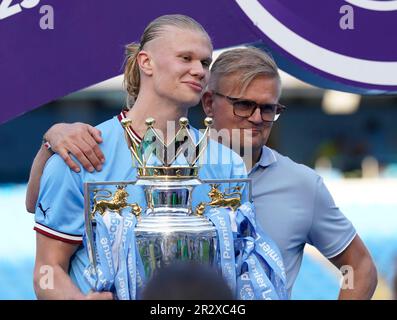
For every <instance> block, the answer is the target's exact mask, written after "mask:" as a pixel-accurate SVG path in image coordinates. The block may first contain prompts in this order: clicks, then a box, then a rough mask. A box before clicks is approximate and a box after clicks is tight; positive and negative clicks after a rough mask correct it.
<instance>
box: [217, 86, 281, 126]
mask: <svg viewBox="0 0 397 320" xmlns="http://www.w3.org/2000/svg"><path fill="white" fill-rule="evenodd" d="M212 93H213V94H215V95H217V96H219V97H221V98H224V99H226V100H228V101H229V102H230V104H231V105H232V106H233V114H234V115H235V116H237V117H241V118H249V117H251V116H252V115H253V114H254V113H255V111H256V109H258V108H259V109H260V110H261V117H262V120H263V121H266V122H275V121H277V119H278V118H279V117H280V114H281V113H282V112H284V111H285V110H286V109H287V107H286V106H284V105H282V104H280V103H264V104H260V103H257V102H256V101H253V100H250V99H242V98H235V97H230V96H227V95H224V94H222V93H219V92H217V91H212ZM242 101H246V102H249V103H251V104H252V105H255V108H252V112H251V114H250V115H249V116H242V115H239V114H236V112H235V107H234V105H235V104H236V103H238V102H242ZM269 105H271V106H275V107H276V108H275V110H276V112H275V114H274V119H273V120H267V119H263V114H262V106H269Z"/></svg>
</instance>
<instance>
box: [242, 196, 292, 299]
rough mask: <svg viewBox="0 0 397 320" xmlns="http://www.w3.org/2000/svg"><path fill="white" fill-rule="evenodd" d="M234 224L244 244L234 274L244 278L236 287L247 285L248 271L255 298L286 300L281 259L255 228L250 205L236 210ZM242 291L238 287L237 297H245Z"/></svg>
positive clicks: (265, 236)
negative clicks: (238, 295)
mask: <svg viewBox="0 0 397 320" xmlns="http://www.w3.org/2000/svg"><path fill="white" fill-rule="evenodd" d="M236 223H237V226H238V234H239V235H240V236H241V237H242V238H241V239H240V241H243V246H242V249H243V251H242V252H240V254H239V255H238V257H237V269H238V271H237V274H238V277H243V279H242V280H240V281H238V283H239V285H241V286H243V285H245V286H246V285H247V272H248V276H249V278H250V280H251V284H252V289H253V291H254V294H255V298H256V299H283V300H284V299H288V293H287V290H286V281H287V280H286V273H285V268H284V264H283V260H282V256H281V254H280V251H279V249H278V247H277V245H276V244H275V243H274V242H273V240H272V239H270V238H269V237H268V236H267V235H266V233H265V232H264V231H263V230H262V228H261V227H260V226H259V225H256V223H255V216H254V208H253V205H252V204H251V203H249V202H246V203H244V204H243V205H241V206H240V207H239V208H238V209H237V214H236ZM241 289H242V287H238V294H242V293H243V294H245V292H244V290H241ZM246 291H247V290H246ZM248 291H249V290H248ZM240 298H243V297H242V296H240Z"/></svg>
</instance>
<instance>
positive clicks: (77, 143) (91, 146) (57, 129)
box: [44, 122, 105, 172]
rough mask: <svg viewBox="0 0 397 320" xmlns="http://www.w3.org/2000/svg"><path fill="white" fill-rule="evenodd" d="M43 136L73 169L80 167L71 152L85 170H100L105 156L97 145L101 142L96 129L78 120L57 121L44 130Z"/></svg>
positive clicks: (78, 170) (77, 169)
mask: <svg viewBox="0 0 397 320" xmlns="http://www.w3.org/2000/svg"><path fill="white" fill-rule="evenodd" d="M44 138H45V139H46V140H47V141H48V142H49V143H50V144H51V149H52V150H53V151H54V152H56V153H58V154H59V155H60V156H61V157H62V159H63V160H64V161H65V162H66V164H67V165H68V166H69V167H70V168H71V169H72V170H73V171H75V172H80V167H79V165H78V164H77V163H76V162H74V161H73V160H72V158H71V157H70V155H69V153H71V154H73V155H74V156H75V157H76V158H77V160H78V161H79V162H80V163H81V164H82V165H83V167H84V168H85V169H86V170H88V171H90V172H93V171H94V168H95V169H96V170H97V171H100V170H102V164H103V163H104V162H105V157H104V155H103V153H102V151H101V149H100V148H99V146H98V144H99V143H102V138H101V132H100V131H99V130H98V129H96V128H94V127H92V126H90V125H88V124H84V123H80V122H76V123H71V124H67V123H58V124H55V125H53V126H52V127H51V128H50V129H49V130H48V131H47V132H46V134H45V135H44Z"/></svg>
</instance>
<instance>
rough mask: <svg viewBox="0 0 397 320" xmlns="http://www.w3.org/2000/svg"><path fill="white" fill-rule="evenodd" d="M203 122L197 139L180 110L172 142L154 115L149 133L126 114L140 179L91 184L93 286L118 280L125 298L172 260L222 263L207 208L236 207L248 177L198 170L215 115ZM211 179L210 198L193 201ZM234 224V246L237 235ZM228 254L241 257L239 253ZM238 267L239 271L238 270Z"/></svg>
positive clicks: (88, 196) (89, 223)
mask: <svg viewBox="0 0 397 320" xmlns="http://www.w3.org/2000/svg"><path fill="white" fill-rule="evenodd" d="M204 123H205V126H206V129H205V132H204V133H203V134H201V136H199V137H198V138H197V139H196V141H198V143H195V139H193V137H192V135H191V132H190V129H189V128H188V120H187V119H186V118H181V119H180V122H179V124H180V129H179V131H178V132H177V133H176V135H175V137H174V138H173V139H172V141H171V142H170V144H168V145H166V144H165V143H164V142H163V140H162V139H161V137H160V136H159V135H158V133H157V132H156V131H155V129H154V128H153V125H154V120H153V119H151V118H150V119H147V120H146V125H147V127H148V129H147V132H146V134H145V136H144V138H143V140H142V141H139V140H137V138H136V135H135V134H134V133H133V131H132V129H131V127H130V124H131V120H130V119H127V118H126V119H123V120H122V125H123V127H124V130H125V135H126V139H127V143H128V147H129V149H130V151H131V154H132V158H133V163H134V165H135V167H136V169H137V180H136V181H118V182H90V183H86V184H85V190H84V191H85V220H86V234H85V237H84V241H85V244H86V247H87V249H88V253H89V258H90V262H91V265H90V267H89V268H88V269H87V270H86V273H85V276H86V278H87V279H88V281H89V282H90V284H91V286H92V288H93V289H95V290H97V291H101V290H112V288H113V289H114V288H115V291H116V292H117V297H118V298H119V299H137V298H139V291H140V290H141V289H142V287H143V286H144V283H145V281H148V280H149V279H150V278H151V277H152V275H153V273H154V272H155V271H156V269H158V268H161V267H162V266H165V265H167V264H169V263H171V262H175V261H177V260H193V261H196V262H200V263H205V264H209V265H212V266H216V267H219V268H221V267H220V265H221V263H220V260H221V257H220V250H222V245H220V242H219V239H218V235H217V234H218V233H217V228H216V223H215V225H214V222H213V220H211V221H210V220H209V218H207V217H206V216H205V214H204V213H205V212H206V211H208V208H221V207H223V208H229V210H236V209H237V208H238V207H239V206H240V204H241V194H242V191H241V190H242V186H243V184H246V183H248V182H249V180H248V179H234V180H217V181H215V180H211V181H208V180H207V181H205V180H200V179H199V178H198V170H199V160H200V157H201V156H202V155H203V153H204V151H205V149H206V147H207V145H208V139H209V130H210V126H211V124H212V119H211V118H206V119H205V122H204ZM206 182H207V183H208V182H212V183H211V184H210V186H211V188H210V191H209V192H208V193H206V195H205V196H206V198H208V201H207V202H205V201H202V202H200V203H199V204H198V205H197V206H196V207H195V208H194V209H193V208H192V195H193V190H194V189H195V188H196V187H197V186H199V185H202V184H203V183H206ZM230 182H235V183H236V186H235V187H232V188H229V191H228V192H222V191H220V185H221V184H222V183H228V184H229V183H230ZM249 187H250V186H249ZM127 190H128V191H127ZM131 198H132V199H134V201H129V199H131ZM200 200H201V199H200ZM229 224H230V223H229V222H228V225H229ZM229 229H230V227H229ZM227 231H228V232H229V233H228V235H230V237H229V238H230V239H228V241H229V243H231V246H230V245H229V247H232V248H233V235H232V233H231V230H227ZM222 243H224V242H221V244H222ZM229 250H232V249H229ZM230 252H232V251H230ZM229 255H230V256H233V257H232V258H233V259H234V253H232V254H229ZM229 269H230V267H229ZM232 269H234V265H233V266H232ZM231 275H232V277H234V278H235V272H234V273H233V272H232V273H231Z"/></svg>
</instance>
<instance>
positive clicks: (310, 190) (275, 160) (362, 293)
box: [27, 48, 377, 299]
mask: <svg viewBox="0 0 397 320" xmlns="http://www.w3.org/2000/svg"><path fill="white" fill-rule="evenodd" d="M280 95H281V82H280V77H279V74H278V70H277V66H276V65H275V63H274V61H273V60H272V59H271V58H270V57H269V56H268V55H267V54H265V53H263V52H261V51H259V50H257V49H252V48H246V49H235V50H229V51H227V52H224V53H223V54H222V55H220V57H219V58H218V59H217V60H216V61H215V63H214V65H213V66H212V68H211V78H210V82H209V86H208V90H207V91H206V92H205V94H204V95H203V99H202V103H203V106H204V109H205V112H206V113H207V115H209V116H212V117H213V118H214V127H215V128H216V129H217V130H218V131H220V130H224V129H226V130H227V131H228V132H229V133H230V136H231V137H232V138H233V139H238V140H239V141H237V142H238V143H232V145H240V146H241V149H240V150H236V151H238V152H240V154H241V156H244V160H245V161H246V164H247V167H248V169H249V170H250V171H249V177H250V178H252V180H253V197H254V204H255V207H256V219H257V222H258V223H260V225H261V226H262V227H263V228H264V229H265V231H266V232H267V234H268V235H269V236H270V237H271V238H273V239H274V240H275V242H276V243H277V245H278V247H279V248H280V250H281V254H282V256H283V259H284V264H285V267H286V272H287V281H288V283H287V288H288V290H289V293H291V289H292V286H293V283H294V281H295V279H296V277H297V274H298V272H299V268H300V265H301V262H302V257H303V249H304V246H305V244H306V243H309V244H312V245H314V246H315V247H316V248H317V249H318V250H319V251H320V252H321V253H322V254H323V255H324V256H325V257H327V258H328V259H329V260H330V261H331V262H332V263H333V264H334V265H335V266H336V267H338V268H341V267H342V266H345V265H347V266H350V267H351V270H353V271H354V274H353V276H354V284H353V288H352V287H351V286H349V287H348V288H341V290H340V292H339V298H340V299H370V298H371V296H372V294H373V292H374V290H375V287H376V284H377V274H376V268H375V266H374V263H373V261H372V259H371V256H370V254H369V252H368V250H367V249H366V247H365V245H364V244H363V242H362V241H361V239H360V237H359V236H358V235H357V233H356V231H355V229H354V227H353V226H352V224H351V223H350V221H349V220H348V219H346V217H345V216H344V215H343V214H342V213H341V212H340V210H339V209H338V208H337V207H336V206H335V204H334V201H333V199H332V196H331V195H330V194H329V192H328V190H327V188H326V187H325V185H324V183H323V181H322V179H321V177H319V176H318V175H317V174H316V173H315V172H314V171H313V170H311V169H309V168H307V167H305V166H303V165H300V164H297V163H295V162H293V161H292V160H290V159H289V158H287V157H285V156H282V155H281V154H279V153H277V152H276V151H275V150H272V149H270V148H268V147H266V145H265V144H266V142H267V139H268V137H269V135H270V132H271V128H272V125H273V123H274V121H275V120H276V119H277V118H278V116H279V115H280V113H281V111H282V110H283V107H282V106H280V105H279V104H278V100H279V98H280ZM233 131H234V132H237V133H240V134H237V135H233V134H232V132H233ZM46 136H47V137H48V139H50V141H51V143H52V145H53V148H54V149H55V151H56V152H59V153H60V154H62V157H63V158H64V160H65V161H66V162H67V163H68V165H69V166H70V167H71V168H75V167H76V165H77V164H76V163H75V162H73V161H72V159H71V158H70V157H69V156H68V152H71V153H72V154H73V153H76V152H74V150H78V156H79V157H78V159H79V160H80V162H81V163H83V165H84V167H87V169H90V168H89V166H95V167H96V168H97V169H100V168H98V167H100V166H101V160H100V159H101V158H102V157H103V154H102V153H101V151H100V149H99V148H98V146H97V142H101V141H102V139H101V137H100V132H99V131H97V130H96V129H94V128H92V127H90V126H88V125H84V124H71V125H66V124H60V125H56V126H55V127H53V128H52V129H50V131H49V132H48V133H47V135H46ZM85 141H87V142H85ZM87 144H90V145H92V146H93V147H88V146H87ZM247 144H249V146H250V147H252V149H251V154H250V155H249V156H247V154H244V147H246V146H247ZM245 149H246V150H247V148H245ZM106 161H108V160H107V159H106ZM106 161H105V163H106ZM91 170H94V168H93V167H92V168H91ZM32 174H33V175H36V178H34V177H33V178H32V179H33V180H37V177H38V176H40V174H41V170H40V168H35V169H32ZM37 189H38V186H37V183H36V185H34V184H32V187H31V188H30V194H29V195H28V197H27V206H28V209H30V210H32V207H34V206H35V205H36V198H37V196H35V193H36V194H37V192H38V191H36V190H37ZM347 276H352V275H347Z"/></svg>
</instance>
